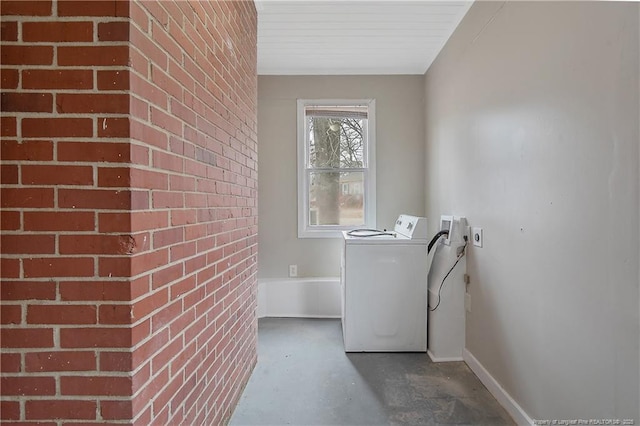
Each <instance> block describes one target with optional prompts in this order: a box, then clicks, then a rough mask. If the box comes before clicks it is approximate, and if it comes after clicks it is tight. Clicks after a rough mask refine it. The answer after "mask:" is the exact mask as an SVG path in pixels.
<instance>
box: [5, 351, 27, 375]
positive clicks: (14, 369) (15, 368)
mask: <svg viewBox="0 0 640 426" xmlns="http://www.w3.org/2000/svg"><path fill="white" fill-rule="evenodd" d="M21 359H22V357H21V355H20V354H19V353H0V372H2V373H4V374H6V373H19V372H20V370H22V361H21Z"/></svg>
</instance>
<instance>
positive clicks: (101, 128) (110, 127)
mask: <svg viewBox="0 0 640 426" xmlns="http://www.w3.org/2000/svg"><path fill="white" fill-rule="evenodd" d="M130 124H131V123H130V122H129V118H128V117H98V137H100V138H128V137H129V134H130V130H131V129H130Z"/></svg>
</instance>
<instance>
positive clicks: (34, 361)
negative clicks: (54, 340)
mask: <svg viewBox="0 0 640 426" xmlns="http://www.w3.org/2000/svg"><path fill="white" fill-rule="evenodd" d="M96 366H97V364H96V354H95V352H93V351H91V352H90V351H66V352H61V351H55V352H31V353H27V354H26V355H25V370H26V371H27V372H33V373H39V372H45V371H46V372H49V371H93V370H95V369H96Z"/></svg>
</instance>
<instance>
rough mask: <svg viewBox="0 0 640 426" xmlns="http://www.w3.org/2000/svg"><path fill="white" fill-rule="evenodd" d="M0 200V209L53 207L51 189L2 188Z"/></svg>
mask: <svg viewBox="0 0 640 426" xmlns="http://www.w3.org/2000/svg"><path fill="white" fill-rule="evenodd" d="M0 198H1V199H2V207H9V208H11V207H18V208H29V207H33V208H47V207H53V189H52V188H2V189H0Z"/></svg>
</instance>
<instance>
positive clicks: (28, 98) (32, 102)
mask: <svg viewBox="0 0 640 426" xmlns="http://www.w3.org/2000/svg"><path fill="white" fill-rule="evenodd" d="M0 105H1V107H2V111H4V112H53V95H52V94H51V93H15V92H8V93H7V92H5V93H2V96H1V97H0Z"/></svg>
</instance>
